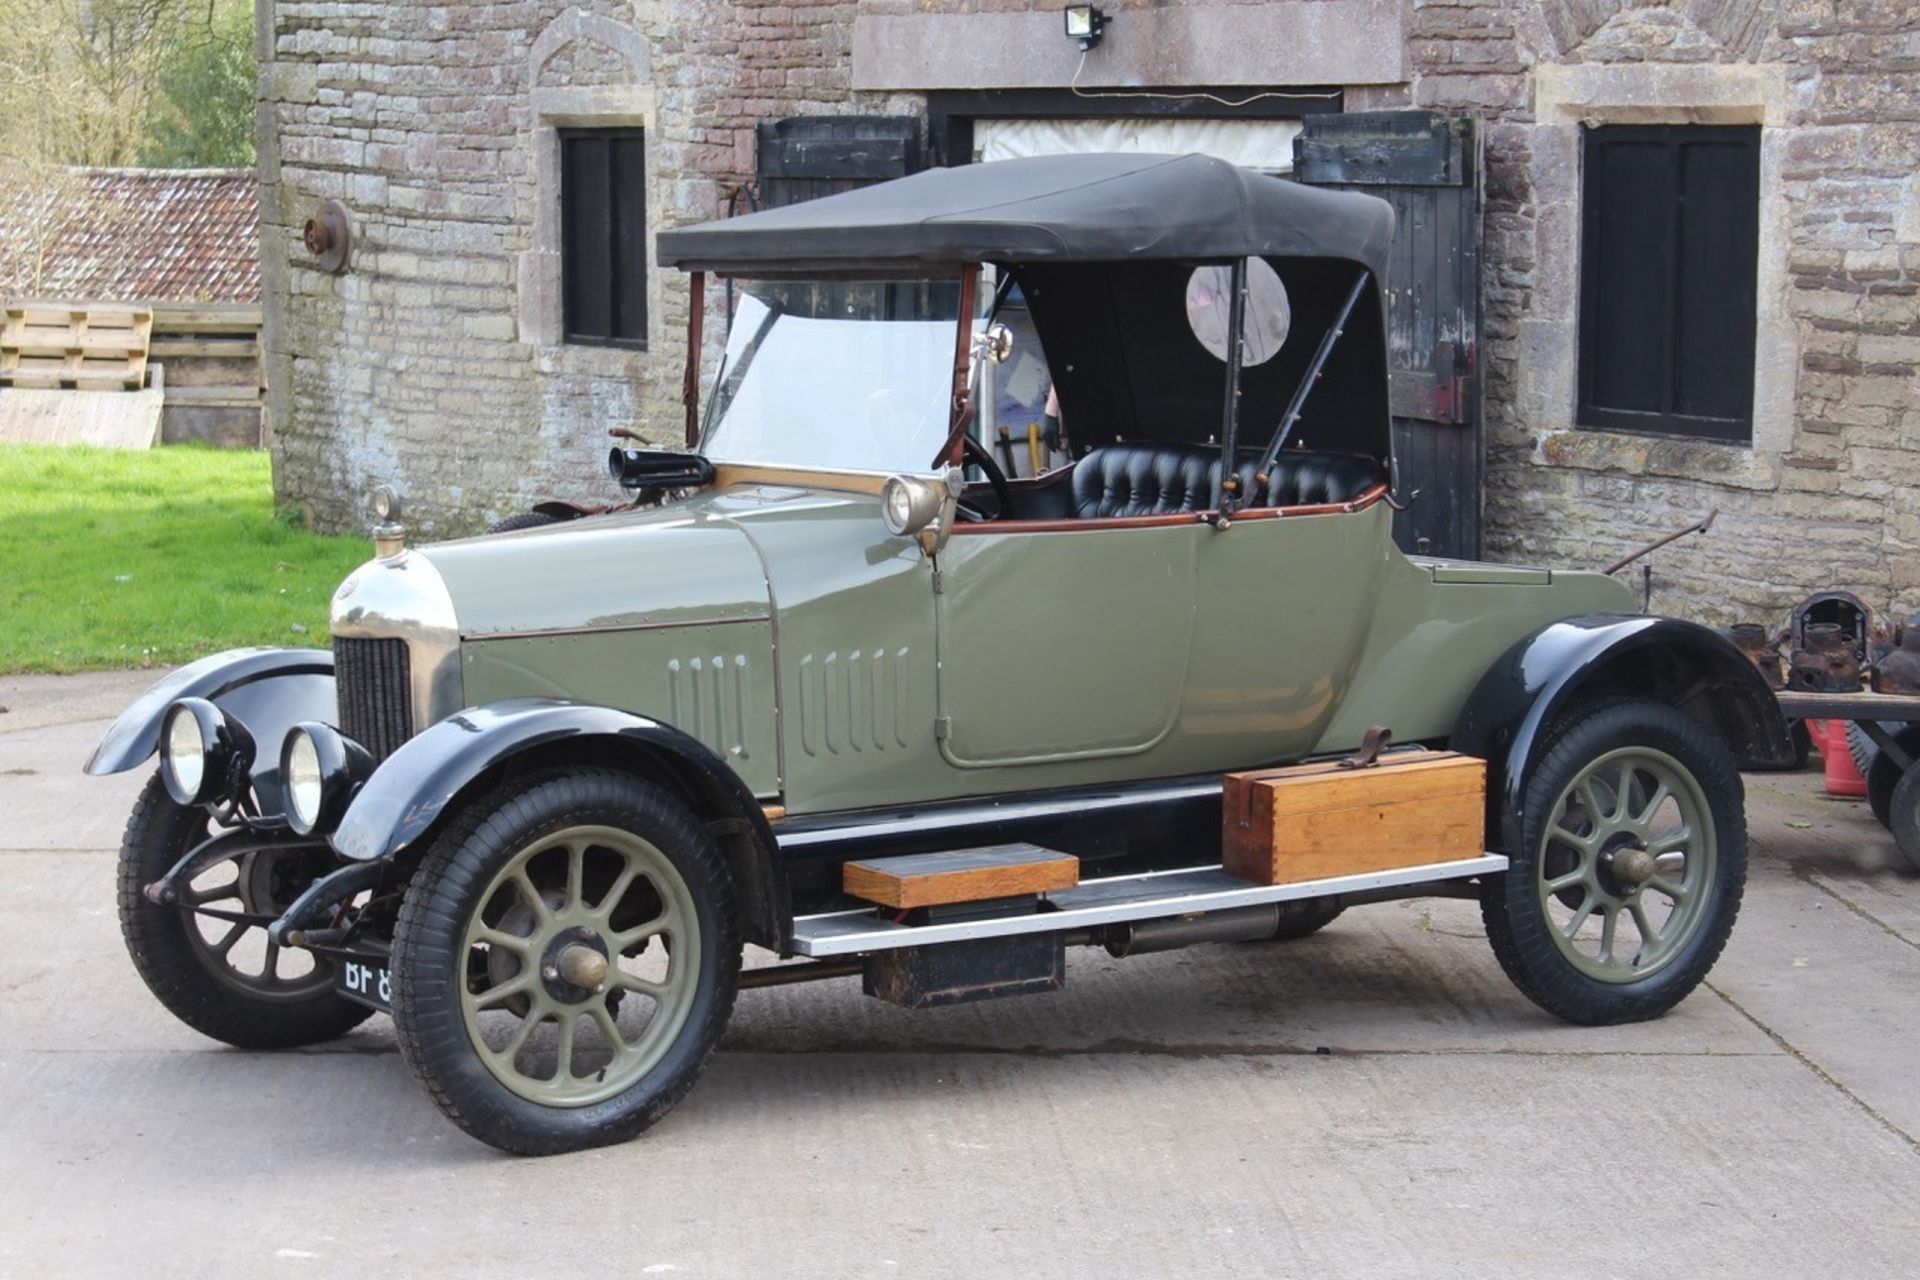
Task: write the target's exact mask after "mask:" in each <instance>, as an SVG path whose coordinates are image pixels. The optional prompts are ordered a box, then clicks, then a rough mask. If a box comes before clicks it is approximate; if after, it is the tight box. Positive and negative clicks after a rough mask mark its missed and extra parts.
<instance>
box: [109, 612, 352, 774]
mask: <svg viewBox="0 0 1920 1280" xmlns="http://www.w3.org/2000/svg"><path fill="white" fill-rule="evenodd" d="M178 698H207V699H210V700H211V701H212V702H213V703H214V705H215V706H218V707H219V708H220V709H221V710H222V711H225V712H227V713H228V714H229V715H231V716H233V717H234V718H235V719H237V720H239V721H240V723H242V724H244V725H246V726H247V732H248V733H250V734H252V735H253V741H254V744H255V746H256V747H257V748H258V750H259V755H258V756H257V757H256V758H255V760H254V762H253V777H254V788H255V791H256V792H257V793H258V794H259V797H260V803H261V809H262V811H263V812H274V811H276V810H277V808H278V803H279V796H280V786H279V773H280V743H281V741H282V740H283V739H285V737H286V736H287V730H288V729H291V728H292V727H293V726H294V725H296V724H298V723H300V722H301V721H302V720H319V721H322V722H324V723H327V724H332V723H333V722H334V720H336V719H337V718H338V711H337V709H336V708H337V700H336V699H335V697H334V692H333V654H331V653H329V652H328V651H327V650H325V649H229V650H227V651H226V652H225V653H216V654H212V655H210V656H208V657H205V658H201V659H199V660H197V661H195V662H189V663H188V664H187V665H186V666H184V667H181V668H180V669H179V670H177V671H174V672H172V673H171V674H169V675H167V676H165V677H164V678H162V679H161V680H160V681H159V682H158V683H156V684H155V685H154V686H153V687H152V688H151V689H148V690H147V691H146V692H145V693H143V694H141V695H140V696H139V697H138V698H135V699H134V700H133V702H132V703H131V704H130V705H129V706H128V707H127V709H126V710H125V711H122V712H121V713H120V715H119V718H118V719H116V720H115V721H114V722H113V724H112V725H110V726H108V728H107V732H106V734H105V736H104V737H102V738H101V739H100V745H99V746H97V747H95V748H94V750H93V756H92V758H91V759H89V760H88V761H87V772H88V773H90V774H93V775H95V776H98V775H101V774H107V773H125V772H126V771H127V770H129V769H132V768H136V767H138V766H139V765H140V764H141V763H142V762H144V761H145V760H147V759H148V758H149V757H150V756H152V755H153V753H154V751H155V750H156V749H157V748H158V747H159V745H160V719H161V717H162V716H164V715H165V714H166V711H167V708H168V707H169V706H171V705H172V704H173V702H174V701H175V700H176V699H178Z"/></svg>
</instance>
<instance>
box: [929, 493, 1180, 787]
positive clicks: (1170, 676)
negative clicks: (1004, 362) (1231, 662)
mask: <svg viewBox="0 0 1920 1280" xmlns="http://www.w3.org/2000/svg"><path fill="white" fill-rule="evenodd" d="M1210 533H1211V530H1209V529H1208V528H1207V527H1206V526H1204V525H1201V524H1198V523H1196V522H1195V521H1194V518H1193V517H1192V516H1191V515H1188V516H1185V517H1180V516H1172V517H1147V518H1141V519H1132V520H1128V519H1119V520H1080V521H1074V520H1060V521H1053V520H1049V521H1017V522H1009V523H1007V524H1004V525H1003V524H994V523H989V524H980V525H961V526H959V527H957V528H956V529H955V530H954V531H953V534H952V536H951V537H950V538H949V539H948V541H947V544H946V546H945V547H944V548H942V550H941V552H940V556H939V573H938V576H937V578H936V581H935V584H934V589H935V607H934V613H935V618H936V624H935V625H936V632H937V642H938V647H939V653H938V661H939V677H938V689H939V711H938V720H937V721H936V733H937V734H938V735H939V737H940V743H941V752H942V754H943V755H944V756H945V757H946V759H947V761H948V763H949V764H952V765H954V766H956V767H959V768H963V769H965V768H985V767H993V766H1019V765H1048V764H1057V763H1064V762H1071V761H1082V760H1097V759H1101V758H1104V757H1125V756H1139V755H1143V754H1144V753H1148V752H1152V751H1153V750H1154V749H1155V748H1156V747H1157V746H1159V745H1160V744H1162V743H1164V742H1166V741H1167V740H1168V739H1169V738H1170V737H1171V736H1172V735H1174V734H1175V732H1176V729H1177V726H1178V722H1179V718H1180V713H1181V707H1182V704H1183V702H1184V700H1185V691H1186V681H1187V662H1188V656H1189V649H1190V646H1191V644H1192V638H1193V614H1194V592H1195V569H1196V557H1197V555H1198V552H1199V548H1200V545H1201V544H1202V543H1203V542H1204V541H1205V540H1206V539H1207V538H1208V537H1209V536H1210ZM1145 771H1146V772H1154V771H1155V770H1152V769H1147V770H1145ZM1129 772H1131V771H1129Z"/></svg>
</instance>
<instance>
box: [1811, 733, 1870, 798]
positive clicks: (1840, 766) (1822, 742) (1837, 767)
mask: <svg viewBox="0 0 1920 1280" xmlns="http://www.w3.org/2000/svg"><path fill="white" fill-rule="evenodd" d="M1807 728H1808V730H1809V731H1810V732H1811V733H1812V735H1813V745H1814V746H1816V747H1818V748H1819V749H1820V758H1821V759H1822V760H1823V761H1824V762H1825V763H1826V772H1827V794H1828V795H1830V796H1845V797H1847V798H1848V799H1853V800H1860V799H1865V798H1866V794H1867V781H1866V779H1865V778H1862V777H1861V776H1860V771H1859V770H1858V769H1856V768H1854V767H1853V752H1852V751H1850V750H1848V748H1847V722H1846V721H1845V720H1809V721H1808V722H1807Z"/></svg>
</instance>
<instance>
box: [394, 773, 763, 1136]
mask: <svg viewBox="0 0 1920 1280" xmlns="http://www.w3.org/2000/svg"><path fill="white" fill-rule="evenodd" d="M393 963H394V980H395V993H396V998H395V1002H394V1020H395V1025H396V1026H397V1027H398V1029H399V1035H400V1046H401V1049H402V1052H403V1053H404V1054H405V1055H406V1058H407V1061H408V1064H409V1065H410V1066H412V1068H413V1069H414V1072H415V1073H416V1074H417V1075H418V1076H419V1077H420V1078H421V1080H422V1081H423V1082H424V1083H425V1084H426V1085H427V1086H428V1088H429V1090H430V1091H431V1092H432V1094H433V1096H434V1098H435V1100H436V1101H437V1102H438V1103H439V1104H440V1106H441V1109H442V1110H444V1111H446V1113H447V1114H448V1115H449V1116H450V1117H452V1118H453V1120H454V1121H455V1122H456V1123H458V1124H459V1125H460V1126H461V1127H462V1128H464V1129H466V1130H467V1131H468V1132H469V1133H471V1134H473V1135H474V1136H475V1137H477V1138H479V1139H481V1140H482V1141H483V1142H487V1143H490V1144H492V1145H493V1146H496V1147H500V1148H502V1149H504V1150H508V1151H515V1152H520V1153H524V1154H532V1155H539V1154H549V1153H553V1152H559V1151H571V1150H577V1149H580V1148H583V1147H590V1146H598V1145H602V1144H604V1143H610V1142H619V1141H623V1140H625V1139H627V1138H630V1137H632V1136H634V1135H635V1134H637V1133H639V1132H640V1131H641V1130H642V1129H644V1128H646V1127H647V1126H648V1125H649V1124H651V1123H652V1122H653V1121H654V1120H656V1119H658V1118H659V1117H660V1116H661V1115H663V1114H665V1112H666V1111H667V1110H668V1108H670V1107H671V1106H672V1105H673V1104H674V1103H675V1102H677V1101H678V1100H679V1098H680V1097H681V1096H683V1095H684V1094H685V1093H686V1091H687V1090H688V1089H690V1088H691V1087H692V1085H693V1082H694V1079H695V1077H696V1076H697V1075H698V1073H699V1071H700V1069H701V1067H702V1066H704V1065H705V1062H706V1059H707V1056H708V1055H709V1054H710V1053H711V1052H712V1048H713V1045H714V1043H715V1042H716V1041H717V1040H718V1038H719V1035H720V1031H721V1029H722V1028H723V1027H724V1026H725V1024H726V1019H727V1016H728V1014H729V1012H730V1011H731V1009H732V1005H733V996H734V988H735V985H736V983H737V979H738V975H739V966H740V944H739V940H738V934H737V926H736V924H735V923H734V921H733V919H732V911H731V907H730V898H729V893H728V886H727V881H726V875H725V871H724V869H723V867H722V865H721V863H720V861H719V855H718V852H717V851H716V850H715V848H714V846H713V842H712V840H711V838H710V837H709V836H708V835H707V834H706V832H705V831H704V830H703V829H702V828H701V826H700V824H699V822H698V821H697V820H696V819H695V818H694V817H693V815H692V814H690V813H689V812H687V810H686V809H685V807H684V806H682V805H681V804H680V803H679V802H678V801H677V800H675V799H674V798H673V797H671V796H670V795H668V794H666V793H665V792H663V791H661V790H660V789H659V788H657V787H654V786H651V785H649V784H647V783H644V782H641V781H639V780H637V779H634V778H630V777H627V776H625V775H620V774H612V773H587V774H575V775H571V776H549V777H547V778H545V779H542V780H535V781H534V782H532V783H530V784H527V785H526V786H524V787H522V788H520V789H518V790H515V791H510V792H503V793H498V794H496V795H494V796H492V797H490V798H487V799H484V800H482V801H479V802H478V803H477V804H476V806H475V808H474V809H473V810H472V811H471V812H469V813H468V814H466V815H464V817H463V818H462V819H461V820H460V821H457V822H456V823H455V825H454V826H453V827H452V828H451V829H450V830H449V831H448V832H447V834H446V835H445V836H443V837H442V838H441V840H440V841H439V842H438V843H437V844H436V845H435V846H434V849H433V851H432V852H431V853H430V854H429V855H428V858H427V860H426V862H425V863H424V864H423V865H422V867H421V869H420V872H419V873H418V875H417V876H416V877H415V880H414V882H413V886H412V888H411V889H410V890H409V892H408V895H407V900H406V903H405V905H404V906H403V907H402V909H401V913H400V919H399V923H398V926H397V928H396V931H395V936H394V955H393Z"/></svg>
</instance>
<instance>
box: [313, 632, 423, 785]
mask: <svg viewBox="0 0 1920 1280" xmlns="http://www.w3.org/2000/svg"><path fill="white" fill-rule="evenodd" d="M333 679H334V691H335V696H336V697H338V699H339V700H340V732H342V733H344V734H346V735H347V736H348V737H349V738H352V739H353V740H354V741H355V742H357V743H359V744H360V745H361V746H363V747H365V748H366V749H367V751H368V752H369V753H370V754H371V755H372V756H373V758H374V759H375V760H376V761H378V760H385V759H386V758H387V757H388V756H390V755H392V754H393V753H394V752H395V751H397V750H399V748H400V744H401V743H403V742H405V741H406V740H407V739H408V738H411V737H412V736H413V682H412V680H411V679H410V677H409V671H408V665H407V642H406V641H405V640H362V639H349V638H347V637H344V636H336V637H334V641H333Z"/></svg>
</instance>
